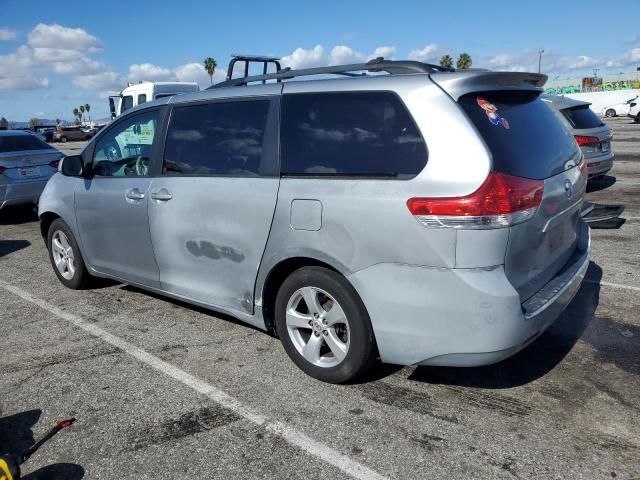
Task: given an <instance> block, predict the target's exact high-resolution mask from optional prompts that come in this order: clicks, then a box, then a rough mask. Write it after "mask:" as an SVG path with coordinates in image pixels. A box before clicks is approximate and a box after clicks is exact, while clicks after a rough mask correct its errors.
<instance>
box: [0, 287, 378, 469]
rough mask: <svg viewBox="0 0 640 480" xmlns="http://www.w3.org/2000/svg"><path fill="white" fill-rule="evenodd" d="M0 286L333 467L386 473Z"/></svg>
mask: <svg viewBox="0 0 640 480" xmlns="http://www.w3.org/2000/svg"><path fill="white" fill-rule="evenodd" d="M0 287H2V288H4V289H5V290H7V291H8V292H11V293H13V294H14V295H17V296H18V297H20V298H22V299H24V300H26V301H28V302H31V303H33V304H34V305H37V306H38V307H40V308H42V309H44V310H46V311H48V312H49V313H51V314H53V315H55V316H56V317H58V318H60V319H62V320H66V321H67V322H69V323H71V324H73V325H75V326H76V327H78V328H81V329H83V330H85V331H86V332H88V333H90V334H91V335H93V336H95V337H98V338H100V339H101V340H103V341H104V342H106V343H109V344H111V345H113V346H114V347H117V348H119V349H120V350H122V351H123V352H125V353H127V354H129V355H131V356H132V357H134V358H136V359H138V360H139V361H141V362H143V363H146V364H147V365H149V366H150V367H153V368H155V369H156V370H158V371H159V372H162V373H164V374H165V375H168V376H170V377H172V378H174V379H175V380H178V381H179V382H181V383H183V384H184V385H187V386H188V387H190V388H192V389H193V390H195V391H197V392H199V393H201V394H203V395H206V396H207V397H208V398H210V399H211V400H213V401H214V402H216V403H218V404H220V405H222V406H223V407H225V408H228V409H229V410H231V411H233V412H235V413H236V414H237V415H239V416H241V417H243V418H244V419H246V420H249V421H250V422H253V423H255V424H256V425H259V426H262V427H264V428H265V429H266V430H267V431H269V432H271V433H274V434H276V435H279V436H280V437H282V438H283V439H284V440H286V441H287V442H288V443H290V444H291V445H294V446H296V447H298V448H299V449H301V450H304V451H305V452H306V453H308V454H310V455H312V456H314V457H317V458H319V459H320V460H322V461H323V462H326V463H328V464H330V465H333V466H334V467H336V468H338V469H340V470H342V471H343V472H344V473H346V474H347V475H349V476H351V477H353V478H357V479H362V480H370V479H373V480H385V479H386V477H384V476H382V475H380V474H379V473H377V472H375V471H373V470H371V469H370V468H368V467H365V466H364V465H362V464H360V463H358V462H356V461H354V460H352V459H351V458H349V457H347V456H346V455H343V454H342V453H340V452H338V451H337V450H334V449H333V448H331V447H329V446H327V445H325V444H323V443H321V442H318V441H316V440H314V439H313V438H311V437H309V436H307V435H306V434H304V433H303V432H301V431H298V430H296V429H295V428H293V427H291V426H289V425H287V424H286V423H283V422H278V421H275V420H271V419H269V418H268V417H265V416H264V415H262V414H260V413H258V412H256V411H254V410H253V409H251V408H250V407H248V406H246V405H244V404H243V403H242V402H240V400H238V399H237V398H235V397H232V396H231V395H229V394H227V393H226V392H224V391H222V390H220V389H219V388H216V387H214V386H213V385H210V384H208V383H206V382H204V381H202V380H200V379H199V378H197V377H194V376H193V375H191V374H190V373H187V372H185V371H184V370H181V369H180V368H178V367H176V366H174V365H171V364H170V363H167V362H165V361H164V360H161V359H160V358H158V357H156V356H154V355H152V354H150V353H149V352H146V351H145V350H142V349H141V348H138V347H136V346H135V345H133V344H131V343H129V342H127V341H126V340H123V339H121V338H119V337H116V336H115V335H112V334H111V333H109V332H106V331H105V330H102V329H101V328H100V327H97V326H95V325H94V324H92V323H89V322H87V321H85V320H83V319H82V318H81V317H79V316H77V315H74V314H72V313H68V312H65V311H63V310H61V309H60V308H58V307H56V306H55V305H51V304H50V303H48V302H46V301H45V300H42V299H40V298H38V297H34V296H33V295H31V294H30V293H29V292H27V291H25V290H23V289H21V288H19V287H16V286H14V285H10V284H8V283H6V282H4V281H2V280H0Z"/></svg>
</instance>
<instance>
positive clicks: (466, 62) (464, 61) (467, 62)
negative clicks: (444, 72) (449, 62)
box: [456, 53, 473, 70]
mask: <svg viewBox="0 0 640 480" xmlns="http://www.w3.org/2000/svg"><path fill="white" fill-rule="evenodd" d="M472 64H473V61H472V60H471V56H470V55H469V54H468V53H461V54H460V56H459V57H458V61H457V63H456V67H457V68H458V69H459V70H466V69H467V68H471V65H472Z"/></svg>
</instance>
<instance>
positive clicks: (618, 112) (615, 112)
mask: <svg viewBox="0 0 640 480" xmlns="http://www.w3.org/2000/svg"><path fill="white" fill-rule="evenodd" d="M637 99H638V97H634V98H630V99H629V100H627V101H626V102H622V103H616V104H615V105H609V106H608V107H604V108H603V109H602V113H601V115H603V116H605V117H609V118H611V117H617V116H625V115H627V114H628V113H629V106H630V105H631V103H633V102H634V101H636V100H637Z"/></svg>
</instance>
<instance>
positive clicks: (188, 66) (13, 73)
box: [0, 0, 640, 121]
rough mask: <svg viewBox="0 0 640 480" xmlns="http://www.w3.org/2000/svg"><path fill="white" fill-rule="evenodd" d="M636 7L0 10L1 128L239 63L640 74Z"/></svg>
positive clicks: (471, 0) (207, 5) (259, 4)
mask: <svg viewBox="0 0 640 480" xmlns="http://www.w3.org/2000/svg"><path fill="white" fill-rule="evenodd" d="M639 18H640V0H617V1H616V2H609V3H606V2H602V0H563V1H558V0H554V1H547V0H537V1H536V2H526V3H525V2H519V1H514V0H510V1H505V0H484V1H483V2H479V1H477V0H453V1H448V2H442V1H440V2H431V1H428V0H419V1H402V0H396V1H388V0H387V1H379V0H367V1H356V0H340V1H334V0H324V1H309V0H298V1H295V2H294V1H282V2H277V1H276V2H267V1H264V0H260V1H254V0H243V1H228V0H227V1H225V2H220V1H216V0H207V1H189V0H183V1H182V2H176V1H175V0H174V1H172V2H171V3H169V2H166V1H162V0H155V1H147V0H135V1H129V2H124V1H119V0H114V1H89V2H77V3H75V2H62V3H60V2H40V1H32V0H20V1H13V0H0V116H4V117H6V118H7V119H9V120H12V121H27V120H28V119H29V118H32V117H40V118H49V119H56V118H61V119H66V120H71V119H72V118H73V114H72V111H73V109H74V108H75V107H77V106H78V105H80V104H86V103H89V104H90V105H91V111H90V114H91V115H92V117H94V118H106V117H107V116H108V100H107V97H108V95H109V94H113V93H116V92H118V91H120V90H121V89H122V88H124V87H126V85H127V82H130V81H133V82H137V81H139V80H149V81H154V80H157V81H160V80H178V81H196V82H198V84H199V85H200V87H201V88H204V87H206V86H208V85H209V84H210V79H209V77H208V75H207V74H206V72H205V71H204V69H203V67H202V61H203V59H204V58H205V57H208V56H211V57H214V58H215V59H216V61H217V63H218V69H217V71H216V76H215V78H214V81H215V80H221V79H222V78H223V77H224V75H225V70H226V67H227V64H228V62H229V59H230V55H231V54H233V53H245V54H263V55H276V56H279V57H282V59H283V63H284V64H285V65H288V66H291V67H294V68H295V67H310V66H320V65H327V64H339V63H351V62H354V61H362V60H364V61H366V60H367V59H369V58H373V57H377V56H384V57H385V58H393V59H396V60H398V59H407V58H409V59H414V60H421V61H427V62H432V63H437V62H438V61H439V59H440V57H441V56H442V55H443V54H450V55H451V56H453V57H454V58H456V57H457V56H458V55H459V54H460V53H461V52H466V53H468V54H469V55H471V57H472V59H473V66H474V67H485V68H491V69H494V70H519V71H537V68H538V51H539V50H540V49H544V54H543V57H542V72H543V73H546V74H548V75H549V77H550V79H557V78H569V77H578V76H581V75H583V74H586V75H591V74H593V69H594V68H599V69H600V74H603V73H615V74H617V73H619V72H634V75H635V71H636V68H637V67H640V22H639V21H638V19H639Z"/></svg>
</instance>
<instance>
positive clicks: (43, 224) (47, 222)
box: [40, 211, 62, 247]
mask: <svg viewBox="0 0 640 480" xmlns="http://www.w3.org/2000/svg"><path fill="white" fill-rule="evenodd" d="M57 218H62V217H61V216H60V215H58V214H57V213H55V212H50V211H47V212H43V213H41V214H40V233H41V234H42V239H43V240H44V243H45V245H46V243H47V236H48V235H49V227H51V224H52V223H53V222H54V220H56V219H57ZM47 247H48V246H47Z"/></svg>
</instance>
